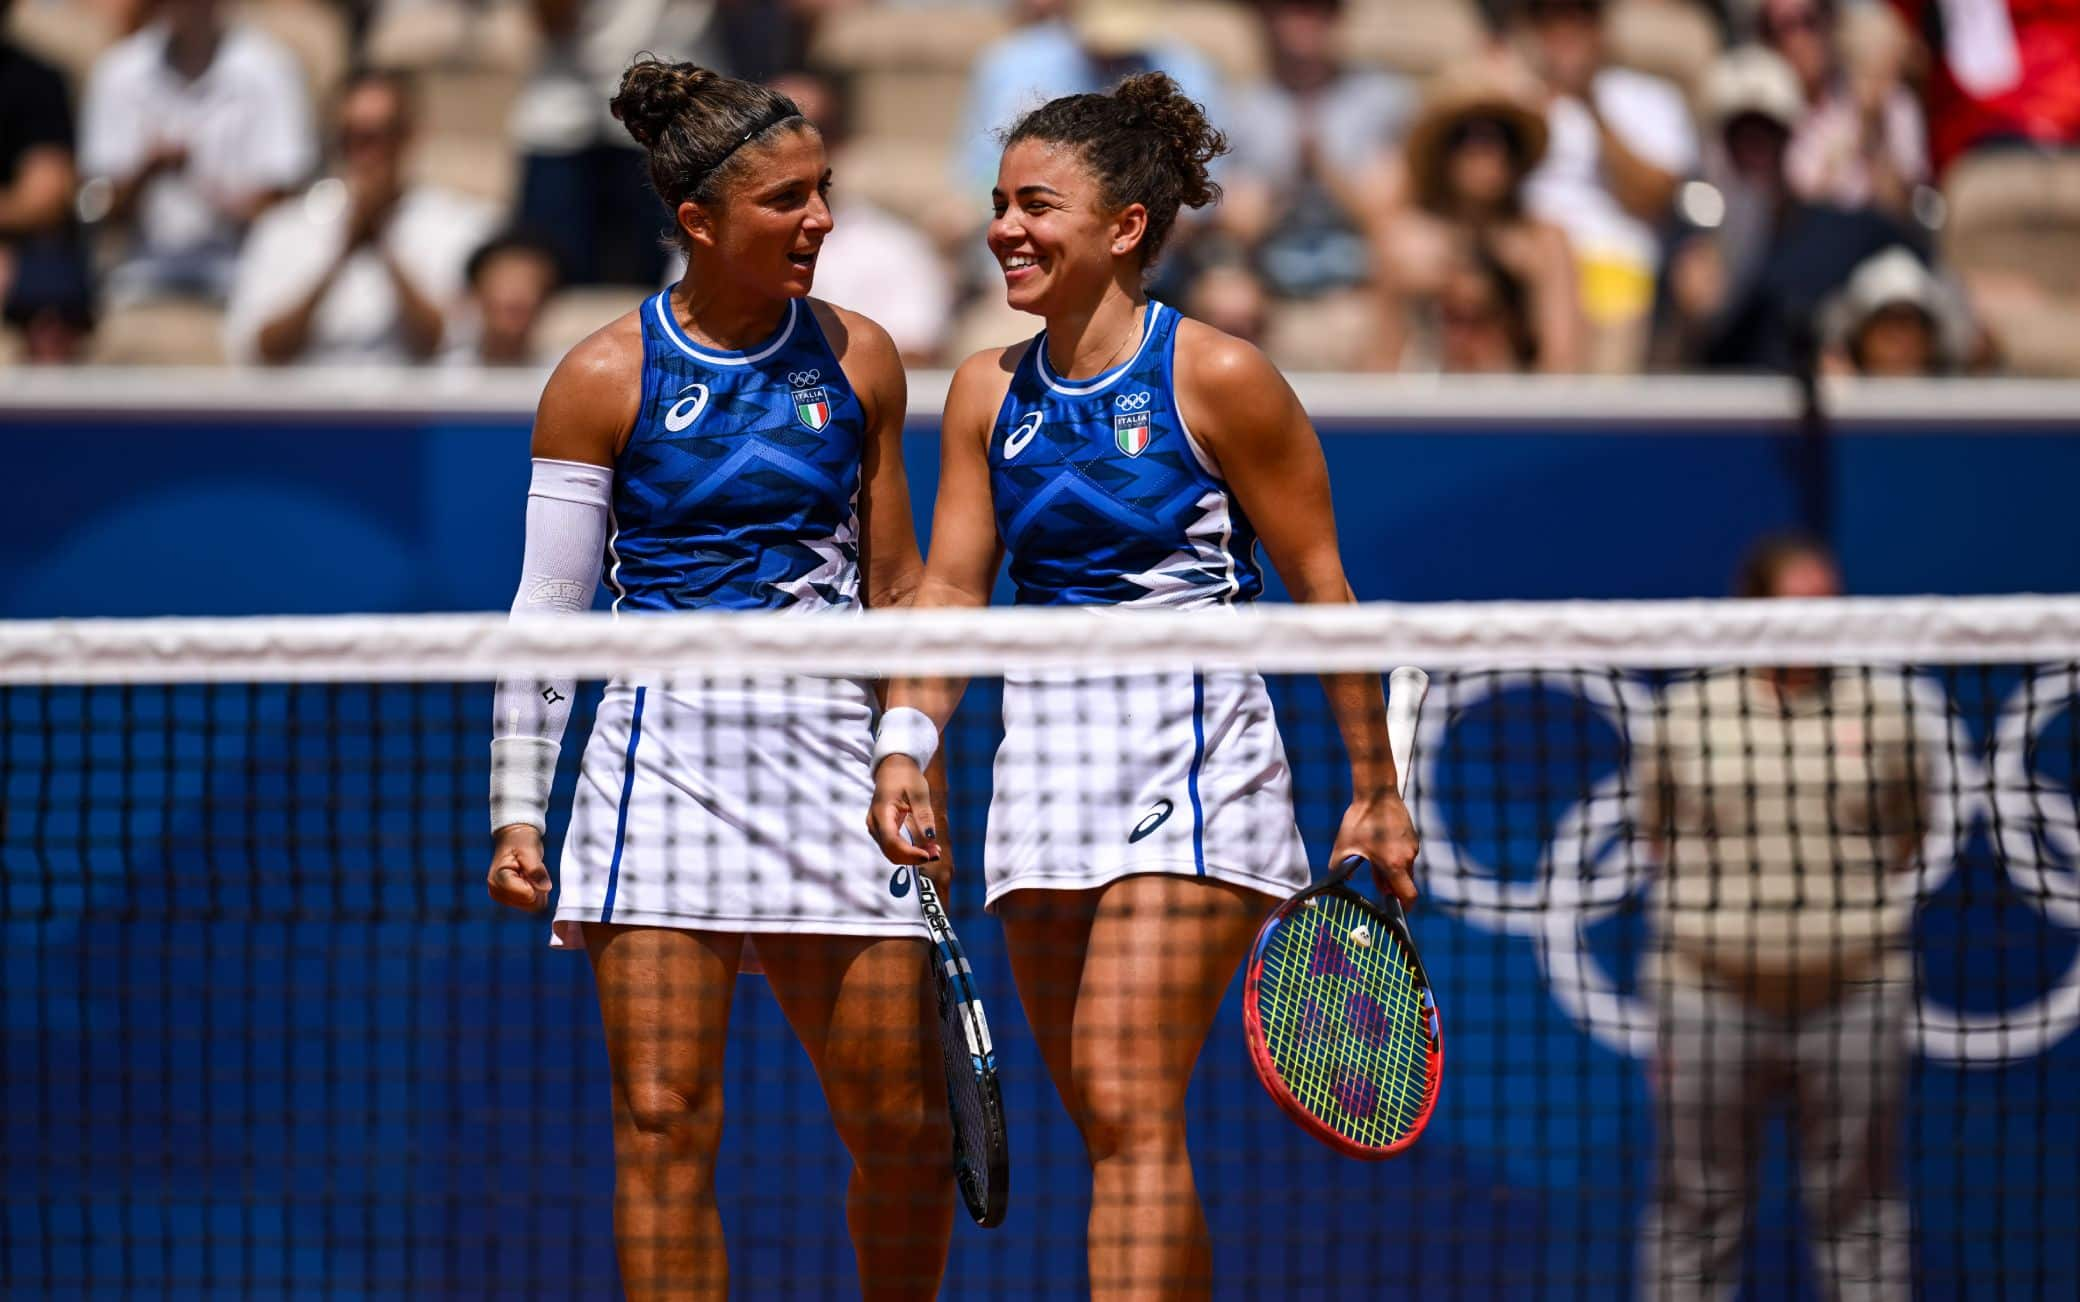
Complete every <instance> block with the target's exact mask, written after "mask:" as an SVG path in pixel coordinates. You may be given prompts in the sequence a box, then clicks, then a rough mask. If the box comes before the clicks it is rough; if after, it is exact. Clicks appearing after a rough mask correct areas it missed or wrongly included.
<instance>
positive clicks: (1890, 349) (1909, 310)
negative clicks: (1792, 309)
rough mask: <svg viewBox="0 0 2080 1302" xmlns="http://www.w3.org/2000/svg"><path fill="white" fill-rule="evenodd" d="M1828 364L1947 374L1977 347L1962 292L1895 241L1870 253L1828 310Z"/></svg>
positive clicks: (1841, 368)
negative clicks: (1973, 346) (1892, 245)
mask: <svg viewBox="0 0 2080 1302" xmlns="http://www.w3.org/2000/svg"><path fill="white" fill-rule="evenodd" d="M1823 329H1824V332H1825V334H1826V338H1827V347H1828V363H1829V369H1830V370H1832V371H1835V372H1838V373H1853V374H1859V375H1886V376H1915V375H1942V374H1945V373H1948V372H1950V371H1954V370H1956V369H1957V368H1958V367H1959V366H1960V365H1962V364H1963V363H1964V362H1965V360H1966V359H1967V358H1968V357H1969V355H1970V353H1971V349H1972V342H1973V340H1972V335H1973V331H1972V324H1971V319H1970V317H1969V315H1968V314H1967V313H1966V310H1965V307H1964V304H1963V301H1962V299H1961V297H1960V295H1959V294H1958V293H1957V292H1956V291H1955V290H1954V289H1952V288H1951V287H1950V286H1949V285H1947V284H1945V283H1944V282H1943V280H1942V279H1941V278H1939V277H1938V276H1937V275H1936V274H1935V273H1934V272H1932V271H1930V270H1929V269H1928V268H1927V267H1926V266H1924V265H1922V262H1921V259H1919V258H1917V257H1915V256H1914V254H1913V252H1912V251H1911V250H1909V249H1905V248H1901V247H1899V246H1897V245H1895V246H1894V247H1892V248H1889V249H1887V250H1885V251H1884V252H1883V253H1880V254H1878V255H1876V256H1875V257H1872V258H1869V259H1867V260H1866V261H1865V262H1864V263H1863V265H1862V266H1859V267H1858V268H1856V274H1854V275H1852V276H1850V277H1849V283H1848V285H1847V286H1846V287H1845V288H1844V289H1843V290H1842V292H1841V293H1840V294H1839V295H1837V296H1836V297H1835V298H1834V300H1833V301H1832V302H1830V303H1829V304H1828V306H1827V309H1826V311H1825V314H1824V316H1823Z"/></svg>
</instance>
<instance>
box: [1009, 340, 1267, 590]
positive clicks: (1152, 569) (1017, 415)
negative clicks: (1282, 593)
mask: <svg viewBox="0 0 2080 1302" xmlns="http://www.w3.org/2000/svg"><path fill="white" fill-rule="evenodd" d="M1178 320H1179V318H1178V315H1177V313H1176V311H1175V310H1173V309H1171V308H1169V307H1166V306H1164V305H1163V304H1161V303H1157V302H1154V301H1151V302H1150V303H1149V304H1148V309H1147V312H1146V313H1145V315H1144V321H1143V325H1142V334H1141V343H1140V346H1139V347H1138V348H1137V349H1136V350H1135V352H1134V355H1133V356H1132V357H1130V358H1128V359H1127V360H1126V361H1125V362H1123V363H1121V364H1120V365H1119V366H1117V367H1114V368H1113V369H1112V370H1109V371H1107V372H1105V373H1104V374H1103V375H1099V376H1096V377H1094V378H1092V379H1088V380H1064V379H1062V378H1061V377H1060V376H1057V375H1056V374H1054V371H1053V368H1052V367H1050V366H1049V365H1048V363H1047V336H1046V334H1045V333H1042V334H1040V335H1039V336H1037V337H1036V338H1035V339H1034V340H1033V343H1032V345H1031V347H1029V348H1027V349H1026V354H1025V356H1024V358H1022V359H1021V360H1020V362H1019V364H1018V371H1017V374H1015V375H1014V376H1013V377H1012V379H1011V389H1010V392H1008V393H1007V394H1005V396H1004V405H1003V406H1002V407H1001V408H1000V409H999V410H998V412H997V423H996V428H995V429H993V430H992V431H991V433H990V440H989V467H990V485H991V492H992V494H993V496H994V497H995V500H996V513H997V533H998V535H999V536H1000V537H1001V538H1002V539H1003V541H1004V546H1005V548H1006V549H1007V550H1008V551H1009V552H1010V555H1011V579H1012V582H1013V583H1014V584H1015V585H1016V588H1017V594H1018V596H1017V600H1018V602H1019V604H1021V605H1057V606H1059V605H1141V606H1212V605H1232V604H1234V603H1237V602H1245V601H1252V600H1254V599H1255V598H1256V597H1257V595H1258V594H1259V593H1260V592H1262V591H1263V587H1264V577H1263V572H1262V569H1261V568H1260V567H1259V565H1258V563H1257V557H1256V545H1257V535H1256V530H1255V529H1253V528H1251V527H1250V523H1249V520H1248V519H1247V518H1246V517H1245V516H1244V515H1243V512H1242V507H1241V505H1240V504H1239V503H1238V502H1236V500H1235V498H1234V495H1233V494H1231V493H1230V492H1229V491H1228V486H1227V484H1226V482H1225V481H1223V480H1222V479H1221V477H1220V476H1219V475H1218V474H1216V473H1215V472H1214V470H1213V468H1212V466H1211V464H1210V463H1209V462H1208V461H1207V459H1206V457H1205V455H1204V454H1203V452H1202V451H1201V450H1200V448H1199V445H1198V444H1197V443H1196V442H1195V441H1194V440H1193V438H1192V436H1191V432H1190V431H1189V430H1187V429H1186V428H1185V423H1184V417H1183V416H1182V415H1181V414H1180V413H1179V412H1178V409H1177V395H1176V387H1175V385H1174V383H1173V381H1172V362H1173V355H1174V352H1175V348H1176V342H1177V323H1178Z"/></svg>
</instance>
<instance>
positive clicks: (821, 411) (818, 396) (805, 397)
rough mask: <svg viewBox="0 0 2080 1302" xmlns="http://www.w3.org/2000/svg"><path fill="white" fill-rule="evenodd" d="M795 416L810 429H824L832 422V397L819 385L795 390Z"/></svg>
mask: <svg viewBox="0 0 2080 1302" xmlns="http://www.w3.org/2000/svg"><path fill="white" fill-rule="evenodd" d="M794 414H795V418H796V419H797V420H799V421H801V422H802V424H804V425H807V426H808V427H809V428H810V429H822V428H823V427H824V426H826V425H828V424H830V423H831V399H830V395H829V394H827V393H825V392H824V391H823V389H822V388H821V387H820V386H819V387H817V388H811V389H796V390H795V391H794Z"/></svg>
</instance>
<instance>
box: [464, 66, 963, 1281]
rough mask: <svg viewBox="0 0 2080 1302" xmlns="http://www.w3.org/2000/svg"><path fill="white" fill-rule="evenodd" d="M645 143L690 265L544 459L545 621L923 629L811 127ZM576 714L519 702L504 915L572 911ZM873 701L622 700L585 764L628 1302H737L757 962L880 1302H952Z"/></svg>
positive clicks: (864, 1275)
mask: <svg viewBox="0 0 2080 1302" xmlns="http://www.w3.org/2000/svg"><path fill="white" fill-rule="evenodd" d="M613 108H614V112H615V114H616V116H618V117H619V118H620V119H621V121H622V122H623V123H624V124H626V126H627V127H628V130H629V132H630V134H631V135H633V136H634V137H635V138H636V140H637V141H638V142H640V143H641V144H642V145H643V147H644V148H645V149H646V150H647V151H648V154H649V165H650V175H651V179H652V181H653V182H654V183H655V185H656V188H657V192H658V193H659V194H660V195H661V196H663V198H664V200H665V202H666V204H667V205H669V206H670V208H671V209H672V211H673V214H674V225H675V228H676V232H677V237H678V239H679V241H680V243H681V244H682V245H683V246H684V248H685V251H686V255H687V260H688V267H687V273H686V276H685V278H684V279H682V280H681V281H680V282H679V283H678V284H677V285H676V286H674V287H672V288H670V289H668V290H666V291H664V292H662V293H660V294H658V295H657V296H656V297H654V298H651V299H649V300H648V301H646V302H644V303H643V304H642V306H641V307H640V308H638V309H637V310H636V311H634V312H631V313H629V314H628V315H626V316H623V317H621V318H620V319H619V320H616V321H614V322H613V323H612V324H610V325H608V326H606V327H605V328H604V329H602V330H600V331H599V332H598V333H596V334H594V335H592V336H591V337H590V338H589V339H587V340H585V341H584V342H583V343H580V344H579V345H578V346H577V347H576V348H574V349H572V350H571V352H570V354H569V356H567V357H566V358H565V359H564V360H563V363H562V364H561V365H560V366H558V367H557V369H556V371H555V373H554V375H553V376H551V378H550V380H549V384H548V388H547V389H546V390H545V391H544V392H543V394H542V399H541V405H540V408H539V410H538V412H537V415H536V420H535V430H534V478H533V486H532V488H531V489H530V492H529V496H528V510H527V543H526V556H525V559H524V561H523V566H522V568H523V573H522V577H521V582H520V591H519V595H518V597H517V599H516V600H515V603H514V610H515V612H516V613H519V614H530V613H535V612H542V611H559V610H579V609H583V608H585V607H588V606H589V605H590V604H591V600H592V594H593V592H594V589H595V587H596V585H597V582H598V579H599V577H600V574H601V570H602V565H603V563H604V568H605V575H606V580H607V582H608V584H609V585H610V586H611V588H612V590H613V594H614V609H615V610H616V611H617V612H623V611H629V612H648V611H663V610H688V609H702V610H713V609H729V610H772V611H786V612H811V613H823V614H826V615H829V614H832V613H835V612H845V611H852V610H856V609H858V608H859V607H860V606H861V605H862V604H865V605H871V606H886V605H898V604H901V603H902V602H904V601H905V600H907V598H908V597H909V596H910V595H911V593H912V592H913V591H914V589H915V586H916V584H917V581H918V577H919V573H920V570H921V562H920V560H919V557H918V552H917V542H916V538H915V536H914V534H913V532H912V526H911V519H910V503H909V490H908V487H907V485H906V483H905V480H904V476H903V463H902V457H901V449H900V443H899V440H900V438H901V433H902V421H903V413H904V403H905V389H904V379H903V372H902V368H901V365H900V363H899V362H898V359H897V355H896V350H895V348H894V346H893V345H892V344H891V343H890V341H889V338H888V336H887V335H886V334H885V333H884V332H883V331H882V330H881V328H880V327H879V326H877V325H875V324H874V323H873V322H871V321H869V320H867V319H866V318H864V317H861V316H859V315H857V314H855V313H852V312H848V311H845V310H843V309H840V308H835V307H831V306H829V305H827V304H824V303H820V302H817V301H815V300H813V299H810V298H808V297H807V295H808V293H809V289H810V285H811V282H812V280H813V279H814V276H815V272H816V258H817V251H818V249H819V248H820V247H821V245H822V244H823V241H824V238H825V236H827V235H828V234H829V233H830V230H831V216H830V210H829V208H828V207H827V206H826V203H825V192H826V189H827V187H828V185H829V183H830V172H829V170H828V168H827V167H826V166H825V161H824V151H823V144H822V141H821V140H820V138H819V137H818V135H817V132H816V130H815V128H814V127H812V126H811V125H810V124H809V123H808V122H807V121H806V120H805V119H804V118H803V117H802V115H801V114H800V112H798V111H797V110H796V108H795V105H794V104H793V103H792V102H791V101H790V100H787V99H785V98H783V97H782V96H780V95H777V94H775V93H773V92H772V91H770V90H766V89H764V88H761V87H758V86H755V85H752V84H749V83H746V82H742V81H737V80H733V79H731V78H728V77H723V76H720V75H718V74H716V73H713V72H709V71H706V70H704V69H701V68H697V67H694V66H693V65H691V64H683V63H682V64H667V63H661V62H657V61H654V60H650V59H644V60H641V61H639V62H637V63H636V64H635V65H634V66H632V67H631V68H630V69H629V70H628V72H627V74H626V75H625V76H624V77H623V79H622V83H621V88H620V94H619V95H617V96H616V97H615V99H614V101H613ZM574 690H575V684H574V683H572V682H569V681H564V682H522V681H515V680H505V681H501V682H500V683H499V684H498V689H497V703H496V719H495V726H494V730H493V731H494V740H493V742H492V778H491V787H492V790H491V805H492V819H491V821H492V825H493V827H494V829H495V837H496V847H495V850H494V857H493V861H492V865H491V870H490V874H489V885H490V889H491V894H492V897H493V898H494V899H496V900H498V901H499V902H501V903H504V904H508V905H512V906H514V907H516V908H520V909H530V910H532V909H539V908H542V907H543V906H544V905H546V904H547V902H548V899H549V893H550V884H551V883H550V877H549V873H548V871H547V868H546V866H545V865H544V863H543V856H542V833H543V829H544V826H545V824H546V812H547V808H548V803H549V787H550V780H551V776H552V774H553V771H554V768H555V759H556V753H557V750H558V747H559V745H560V740H561V737H562V733H563V729H564V725H565V722H566V720H567V718H568V715H569V710H570V698H571V695H572V693H573V692H574ZM875 706H876V703H875V701H874V698H873V694H872V691H871V689H870V688H869V687H868V686H867V685H865V684H863V683H859V682H852V681H831V680H801V679H781V678H777V677H765V678H756V679H753V678H743V679H738V680H733V681H722V680H714V679H709V680H704V681H703V682H701V683H700V684H697V685H694V684H686V683H683V682H677V681H674V682H641V681H616V682H614V683H612V684H610V685H609V686H608V687H607V689H606V693H605V695H604V697H603V698H602V700H601V701H600V704H599V710H598V715H597V719H596V722H595V723H594V725H593V730H592V739H591V741H590V742H589V743H588V745H587V747H586V750H585V757H584V763H583V767H582V771H581V774H580V777H579V781H578V789H577V796H576V799H575V800H574V802H573V806H572V811H571V825H570V831H569V834H568V836H567V837H566V838H565V842H564V850H563V855H562V860H561V864H560V868H561V872H562V877H563V891H562V894H561V896H560V897H559V899H558V903H557V908H556V914H555V921H554V926H553V933H554V940H553V943H555V944H557V945H563V946H572V947H575V946H583V947H584V949H585V951H586V952H587V953H588V954H589V955H590V956H591V960H592V966H593V971H594V974H595V976H596V978H597V983H598V987H599V997H600V1008H601V1012H602V1015H603V1018H604V1021H605V1024H606V1039H607V1052H608V1055H609V1057H610V1059H611V1060H612V1068H613V1088H614V1142H615V1160H616V1175H615V1216H614V1226H615V1239H616V1244H617V1249H618V1254H619V1259H620V1265H621V1273H622V1281H623V1284H624V1286H625V1287H626V1289H627V1292H628V1295H629V1296H630V1297H631V1298H641V1299H651V1298H664V1297H671V1298H717V1299H719V1298H722V1297H724V1296H725V1294H726V1290H727V1286H728V1267H727V1264H726V1261H725V1256H724V1250H723V1240H722V1222H721V1219H720V1217H719V1215H718V1214H717V1210H716V1205H715V1194H714V1169H715V1154H716V1149H717V1146H718V1144H719V1143H720V1140H721V1132H722V1081H723V1078H722V1063H723V1042H724V1033H725V1030H726V1027H727V1024H728V1021H729V1011H730V994H731V990H732V988H733V985H734V982H735V978H736V976H737V973H738V971H739V970H740V967H743V966H745V965H747V964H748V963H749V961H750V957H751V943H752V940H753V939H754V938H755V942H756V947H757V948H756V958H757V960H759V962H760V963H761V964H762V966H763V968H764V971H765V974H766V976H767V978H768V979H769V981H770V983H771V985H772V989H773V993H774V995H775V996H776V997H777V998H778V999H779V1002H780V1006H781V1008H782V1010H783V1011H784V1012H785V1013H786V1016H787V1019H788V1022H789V1023H790V1025H792V1026H793V1028H794V1030H795V1033H796V1034H797V1035H798V1036H799V1037H800V1039H801V1042H802V1047H803V1048H804V1049H805V1050H807V1052H808V1054H809V1058H810V1061H811V1062H812V1063H813V1064H814V1065H815V1068H816V1071H817V1074H818V1077H819V1079H820V1080H821V1082H822V1084H823V1089H824V1096H825V1098H826V1100H827V1102H828V1103H829V1106H830V1110H831V1116H832V1118H833V1120H834V1121H835V1122H836V1124H837V1128H838V1132H839V1134H840V1135H841V1136H842V1138H843V1140H844V1142H845V1145H846V1147H847V1148H848V1149H849V1150H850V1152H851V1154H852V1158H853V1170H852V1177H851V1185H850V1189H849V1191H848V1194H847V1201H846V1215H847V1221H848V1223H849V1225H850V1227H851V1230H852V1237H853V1246H854V1250H855V1252H856V1255H857V1258H858V1265H859V1274H860V1280H861V1284H862V1288H863V1290H864V1292H865V1293H866V1294H867V1295H868V1296H870V1297H891V1298H894V1297H904V1298H929V1297H932V1296H934V1295H935V1294H936V1291H937V1287H938V1282H939V1278H940V1275H941V1273H942V1271H943V1270H944V1267H945V1260H946V1247H947V1239H948V1236H949V1234H950V1233H951V1229H952V1192H953V1191H952V1187H951V1180H950V1177H949V1172H948V1159H947V1155H948V1153H949V1152H950V1150H951V1142H952V1141H951V1136H950V1133H949V1131H948V1122H947V1116H946V1103H945V1083H944V1080H943V1077H942V1075H941V1072H942V1068H941V1066H940V1061H939V1054H938V1051H937V1048H936V1035H937V1029H936V1028H937V1022H936V1016H937V1015H936V1012H935V1010H934V1009H933V1007H932V1006H931V1005H930V1003H929V1002H928V987H927V982H926V968H925V961H926V959H925V955H926V946H925V943H924V930H923V925H922V922H921V920H920V917H919V915H918V912H917V907H916V902H915V901H914V900H902V899H896V898H893V897H891V896H890V895H889V894H888V892H887V890H886V888H885V882H886V877H887V874H886V872H885V870H883V869H879V868H876V867H875V865H876V864H878V863H879V862H880V858H879V856H878V855H877V854H876V853H875V850H874V844H873V842H872V841H871V840H870V839H868V837H867V836H866V835H864V833H863V831H862V829H861V828H860V826H859V822H858V816H857V813H856V812H855V813H846V812H845V811H846V810H848V809H849V810H854V811H856V810H857V809H858V807H859V806H860V805H861V804H864V803H865V802H866V801H867V800H868V798H869V794H870V792H871V789H872V788H871V777H870V754H871V748H872V745H873V733H872V720H873V717H874V712H875Z"/></svg>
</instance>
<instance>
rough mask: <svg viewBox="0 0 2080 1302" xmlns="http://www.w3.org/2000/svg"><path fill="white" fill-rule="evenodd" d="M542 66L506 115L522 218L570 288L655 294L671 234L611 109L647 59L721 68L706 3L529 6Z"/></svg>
mask: <svg viewBox="0 0 2080 1302" xmlns="http://www.w3.org/2000/svg"><path fill="white" fill-rule="evenodd" d="M532 5H533V12H534V16H535V21H536V23H537V25H538V26H539V27H540V29H541V36H542V40H541V62H540V64H539V65H537V67H536V68H535V70H534V73H533V75H532V76H531V77H530V78H529V79H528V82H527V84H526V86H525V87H523V88H522V89H521V92H520V98H519V100H518V101H517V102H516V103H515V104H514V106H513V137H514V141H515V143H516V144H517V145H518V147H519V149H520V152H521V172H520V202H519V210H518V220H519V222H520V224H521V225H523V226H525V227H527V228H528V229H529V230H537V231H541V232H542V233H543V235H544V236H545V237H546V238H548V239H549V240H550V241H551V242H552V243H553V244H554V247H555V249H556V256H557V260H558V262H559V263H560V264H561V265H562V267H563V270H564V273H565V275H566V276H567V277H568V278H569V279H570V280H571V281H572V282H573V283H576V284H581V285H593V284H602V285H604V284H612V285H644V286H649V285H655V284H656V283H657V282H658V280H659V279H660V278H661V277H662V276H663V274H664V268H665V246H664V239H663V237H664V235H665V232H666V231H667V230H668V229H669V226H668V223H667V222H666V221H665V218H664V215H663V214H662V213H661V212H660V211H659V209H658V205H657V199H656V196H655V195H653V194H652V193H651V190H650V178H649V172H648V171H647V170H646V169H645V167H644V163H643V154H642V151H641V150H640V149H638V148H637V147H636V143H635V141H634V140H632V139H630V138H629V134H628V131H627V129H626V128H624V127H623V126H622V125H621V124H620V123H619V122H617V121H615V120H614V115H613V113H612V111H611V110H610V109H609V108H608V107H607V106H608V103H609V101H611V100H612V99H613V97H614V92H615V90H616V89H617V88H618V87H619V86H620V84H621V73H622V71H623V70H624V69H626V68H627V66H628V63H629V60H630V59H632V58H634V57H635V56H636V55H637V54H638V53H642V52H647V53H650V54H654V55H656V56H657V57H658V58H660V59H664V60H667V61H690V62H693V63H697V64H699V65H701V66H702V67H704V68H715V69H717V70H718V71H719V70H722V51H721V48H720V46H719V44H718V42H717V40H716V39H715V36H716V34H715V32H714V30H713V29H714V17H715V6H714V4H712V3H707V2H706V0H532Z"/></svg>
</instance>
